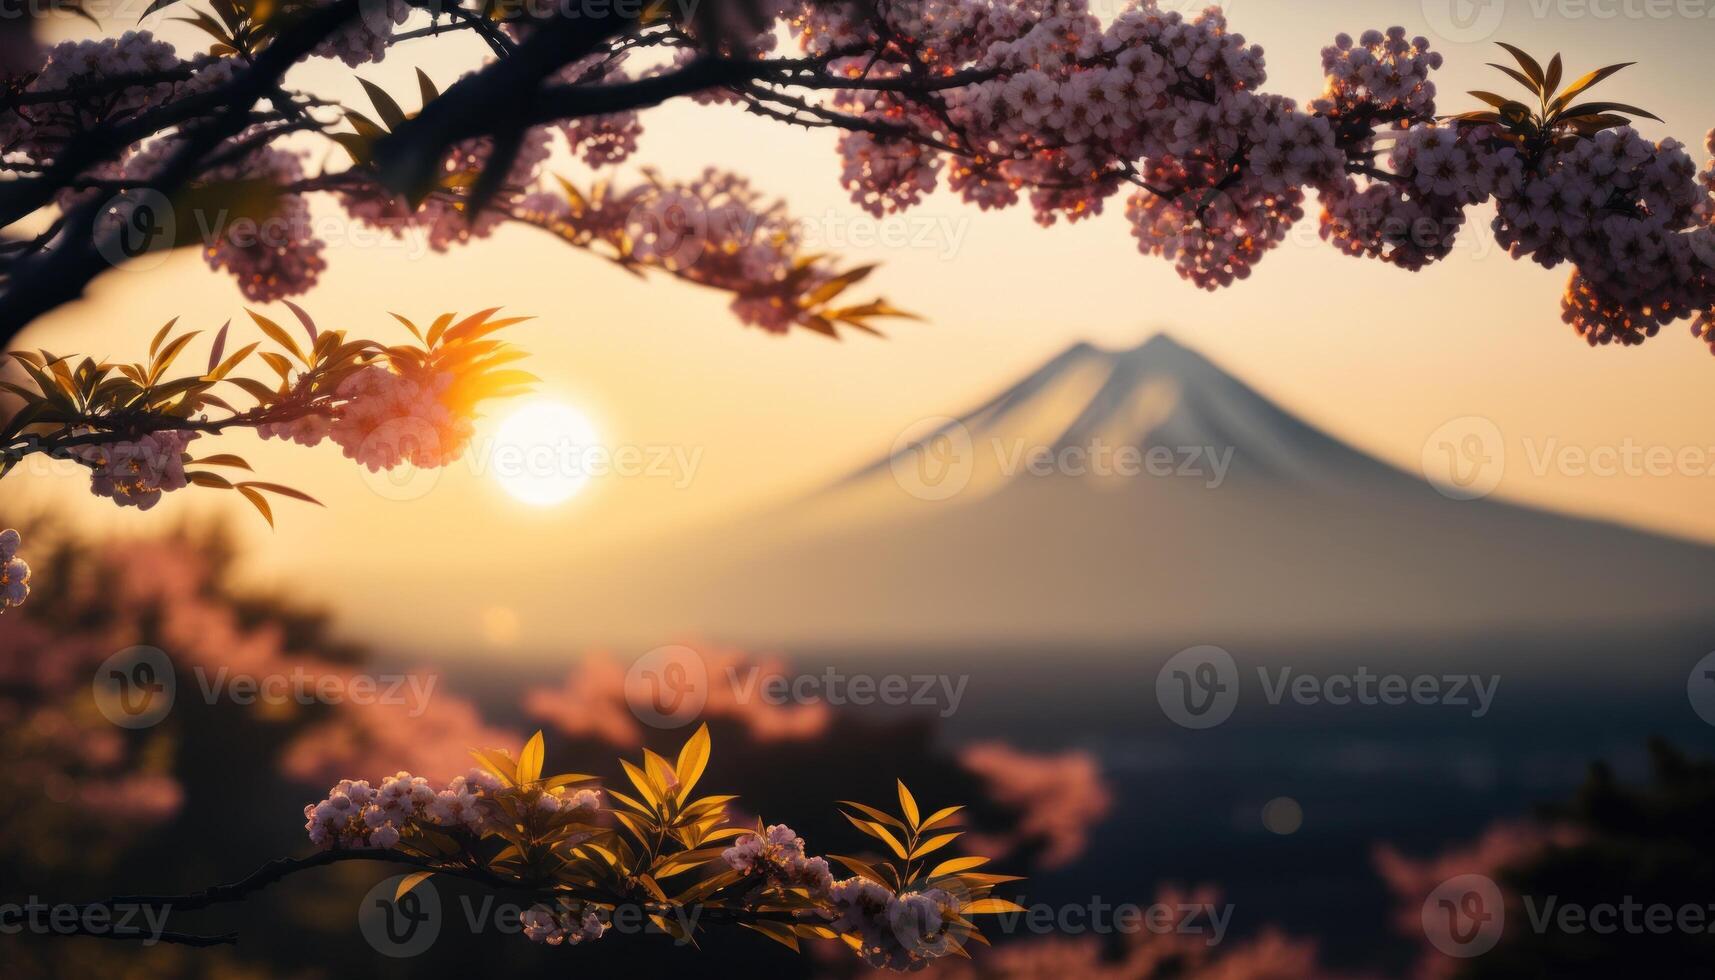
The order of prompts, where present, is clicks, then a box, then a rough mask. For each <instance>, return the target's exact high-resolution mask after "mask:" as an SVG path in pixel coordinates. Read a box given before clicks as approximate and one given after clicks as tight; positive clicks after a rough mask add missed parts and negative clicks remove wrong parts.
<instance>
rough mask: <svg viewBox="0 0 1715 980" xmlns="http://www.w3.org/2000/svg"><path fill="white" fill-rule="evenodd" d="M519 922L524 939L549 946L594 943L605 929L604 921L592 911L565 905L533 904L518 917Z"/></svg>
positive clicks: (606, 926) (606, 927)
mask: <svg viewBox="0 0 1715 980" xmlns="http://www.w3.org/2000/svg"><path fill="white" fill-rule="evenodd" d="M522 922H523V926H524V938H526V939H528V940H530V941H531V942H533V943H546V944H548V945H549V946H576V945H578V944H579V943H584V942H594V941H595V940H597V939H600V938H601V937H602V936H603V935H604V934H605V933H606V932H607V929H608V925H607V923H605V922H603V921H602V920H601V917H600V916H598V915H597V914H596V913H595V912H594V911H593V910H590V909H574V908H570V907H567V908H562V909H560V910H558V911H555V910H554V909H551V908H549V907H547V906H546V905H536V906H533V907H531V908H530V909H528V910H527V911H526V912H525V913H524V915H523V917H522Z"/></svg>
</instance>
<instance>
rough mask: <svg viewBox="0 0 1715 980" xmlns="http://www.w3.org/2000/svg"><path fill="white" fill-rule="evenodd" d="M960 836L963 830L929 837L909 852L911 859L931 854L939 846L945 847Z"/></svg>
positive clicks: (962, 834)
mask: <svg viewBox="0 0 1715 980" xmlns="http://www.w3.org/2000/svg"><path fill="white" fill-rule="evenodd" d="M962 836H964V832H963V831H957V830H956V831H954V832H952V833H950V834H941V835H939V836H937V837H931V838H929V839H928V840H926V841H924V842H923V843H921V844H918V845H917V849H916V850H914V851H912V852H911V858H912V860H916V859H917V858H920V857H923V856H924V855H926V854H932V853H934V852H935V851H938V850H940V849H941V848H943V847H946V846H947V845H948V844H951V843H952V842H954V841H956V840H958V839H959V838H960V837H962Z"/></svg>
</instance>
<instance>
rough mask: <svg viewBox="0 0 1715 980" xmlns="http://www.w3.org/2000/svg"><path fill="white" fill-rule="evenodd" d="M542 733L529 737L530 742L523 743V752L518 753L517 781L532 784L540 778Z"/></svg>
mask: <svg viewBox="0 0 1715 980" xmlns="http://www.w3.org/2000/svg"><path fill="white" fill-rule="evenodd" d="M543 752H544V750H543V748H542V733H541V732H539V731H538V732H537V733H536V734H534V735H532V736H530V741H528V742H525V743H524V749H523V751H521V752H519V753H518V781H519V782H520V783H533V782H535V781H536V780H538V779H541V778H542V760H543Z"/></svg>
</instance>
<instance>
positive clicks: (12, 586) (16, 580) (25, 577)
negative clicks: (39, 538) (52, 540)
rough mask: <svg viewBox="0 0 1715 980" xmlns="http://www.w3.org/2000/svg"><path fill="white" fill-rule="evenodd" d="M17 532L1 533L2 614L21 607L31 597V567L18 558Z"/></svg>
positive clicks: (0, 597)
mask: <svg viewBox="0 0 1715 980" xmlns="http://www.w3.org/2000/svg"><path fill="white" fill-rule="evenodd" d="M21 541H22V539H21V538H20V536H19V534H18V532H17V530H16V529H15V528H7V529H6V530H4V531H0V612H5V611H6V610H8V609H11V608H13V607H14V606H21V605H23V604H24V600H25V599H27V598H29V596H30V566H29V565H27V564H25V563H24V559H22V558H19V557H18V545H19V544H20V543H21Z"/></svg>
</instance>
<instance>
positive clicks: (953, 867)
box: [929, 857, 989, 878]
mask: <svg viewBox="0 0 1715 980" xmlns="http://www.w3.org/2000/svg"><path fill="white" fill-rule="evenodd" d="M987 863H989V859H988V858H986V857H962V858H949V859H947V860H945V861H942V862H941V863H940V864H937V865H935V870H933V871H931V872H929V877H931V878H939V877H941V876H942V875H954V874H958V873H959V872H961V871H969V870H971V869H972V868H980V867H982V866H983V865H985V864H987Z"/></svg>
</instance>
